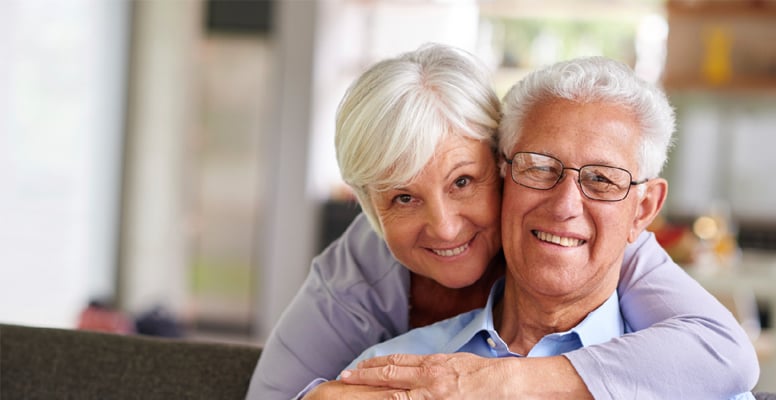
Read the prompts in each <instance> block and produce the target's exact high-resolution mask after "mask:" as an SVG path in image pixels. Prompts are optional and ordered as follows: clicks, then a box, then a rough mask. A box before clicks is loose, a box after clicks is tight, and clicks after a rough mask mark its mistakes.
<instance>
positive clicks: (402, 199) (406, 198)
mask: <svg viewBox="0 0 776 400" xmlns="http://www.w3.org/2000/svg"><path fill="white" fill-rule="evenodd" d="M393 201H394V202H395V203H399V204H407V203H409V202H411V201H412V196H410V195H408V194H400V195H398V196H396V197H394V198H393Z"/></svg>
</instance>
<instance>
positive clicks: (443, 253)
mask: <svg viewBox="0 0 776 400" xmlns="http://www.w3.org/2000/svg"><path fill="white" fill-rule="evenodd" d="M468 248H469V244H468V243H466V244H465V245H463V246H459V247H456V248H454V249H447V250H433V249H432V250H431V251H433V252H434V254H436V255H438V256H442V257H452V256H457V255H459V254H461V253H463V252H464V251H466V249H468Z"/></svg>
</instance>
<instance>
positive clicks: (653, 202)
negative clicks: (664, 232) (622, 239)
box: [628, 178, 668, 243]
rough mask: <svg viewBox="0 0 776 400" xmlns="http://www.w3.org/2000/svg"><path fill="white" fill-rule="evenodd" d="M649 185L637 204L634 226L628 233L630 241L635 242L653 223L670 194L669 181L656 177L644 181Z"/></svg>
mask: <svg viewBox="0 0 776 400" xmlns="http://www.w3.org/2000/svg"><path fill="white" fill-rule="evenodd" d="M644 185H647V187H646V189H644V194H643V195H642V196H641V198H640V199H639V203H638V205H637V206H636V215H635V216H634V218H633V226H632V227H631V231H630V234H629V235H628V243H633V242H634V241H635V240H636V238H637V237H639V235H640V234H641V232H642V231H643V230H644V229H646V228H647V226H649V224H651V223H652V221H653V220H654V219H655V217H657V216H658V214H660V210H662V209H663V204H665V201H666V196H668V181H666V180H665V179H663V178H656V179H652V180H649V181H647V182H646V183H644Z"/></svg>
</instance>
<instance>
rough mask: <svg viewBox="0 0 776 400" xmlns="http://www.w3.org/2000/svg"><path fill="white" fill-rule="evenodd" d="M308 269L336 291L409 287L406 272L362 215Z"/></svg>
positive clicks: (407, 273)
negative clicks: (334, 286)
mask: <svg viewBox="0 0 776 400" xmlns="http://www.w3.org/2000/svg"><path fill="white" fill-rule="evenodd" d="M312 268H314V269H315V270H316V271H315V272H316V273H317V274H318V275H320V277H321V279H324V280H326V281H329V282H331V283H336V284H337V286H340V287H342V286H352V285H367V286H379V285H385V284H391V283H394V284H395V283H399V284H401V286H405V285H404V283H406V285H407V286H408V284H409V272H408V271H407V269H406V268H404V267H403V266H402V265H401V264H399V262H398V261H397V260H396V258H394V257H393V254H391V251H390V249H388V246H387V245H386V243H385V241H384V240H383V239H382V238H381V237H380V236H379V235H378V234H377V232H375V231H374V229H372V226H371V225H370V224H369V220H368V219H367V218H366V215H364V214H363V213H361V214H359V215H358V216H356V218H355V219H354V220H353V222H351V224H350V225H349V226H348V228H347V229H346V230H345V232H344V233H343V234H342V236H340V237H339V238H337V239H336V240H334V241H333V242H332V243H331V244H330V245H329V246H328V247H327V248H326V249H325V250H324V251H323V252H322V253H321V254H319V255H318V256H316V257H315V259H314V260H313V265H312ZM405 281H406V282H405Z"/></svg>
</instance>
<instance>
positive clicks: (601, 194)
mask: <svg viewBox="0 0 776 400" xmlns="http://www.w3.org/2000/svg"><path fill="white" fill-rule="evenodd" d="M504 158H506V156H504ZM506 161H507V164H509V165H510V166H511V170H512V174H511V175H512V180H513V181H515V183H517V184H518V185H521V186H525V187H527V188H531V189H538V190H550V189H552V188H554V187H555V185H557V184H558V182H560V181H561V179H563V176H564V175H565V174H566V172H565V171H566V170H567V169H571V170H574V171H577V173H578V174H579V177H578V178H577V182H579V188H580V189H581V191H582V194H584V195H585V197H587V198H589V199H591V200H600V201H620V200H622V199H624V198H626V197H628V192H630V188H631V186H635V185H641V184H642V183H645V182H647V181H648V180H649V178H647V179H644V180H641V181H634V180H633V176H632V175H631V173H630V172H629V171H628V170H626V169H623V168H617V167H610V166H608V165H583V166H581V167H579V168H571V167H566V166H564V165H563V163H562V162H561V161H560V160H558V159H557V158H554V157H551V156H548V155H545V154H539V153H528V152H519V153H515V155H514V156H512V159H509V158H506Z"/></svg>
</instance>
